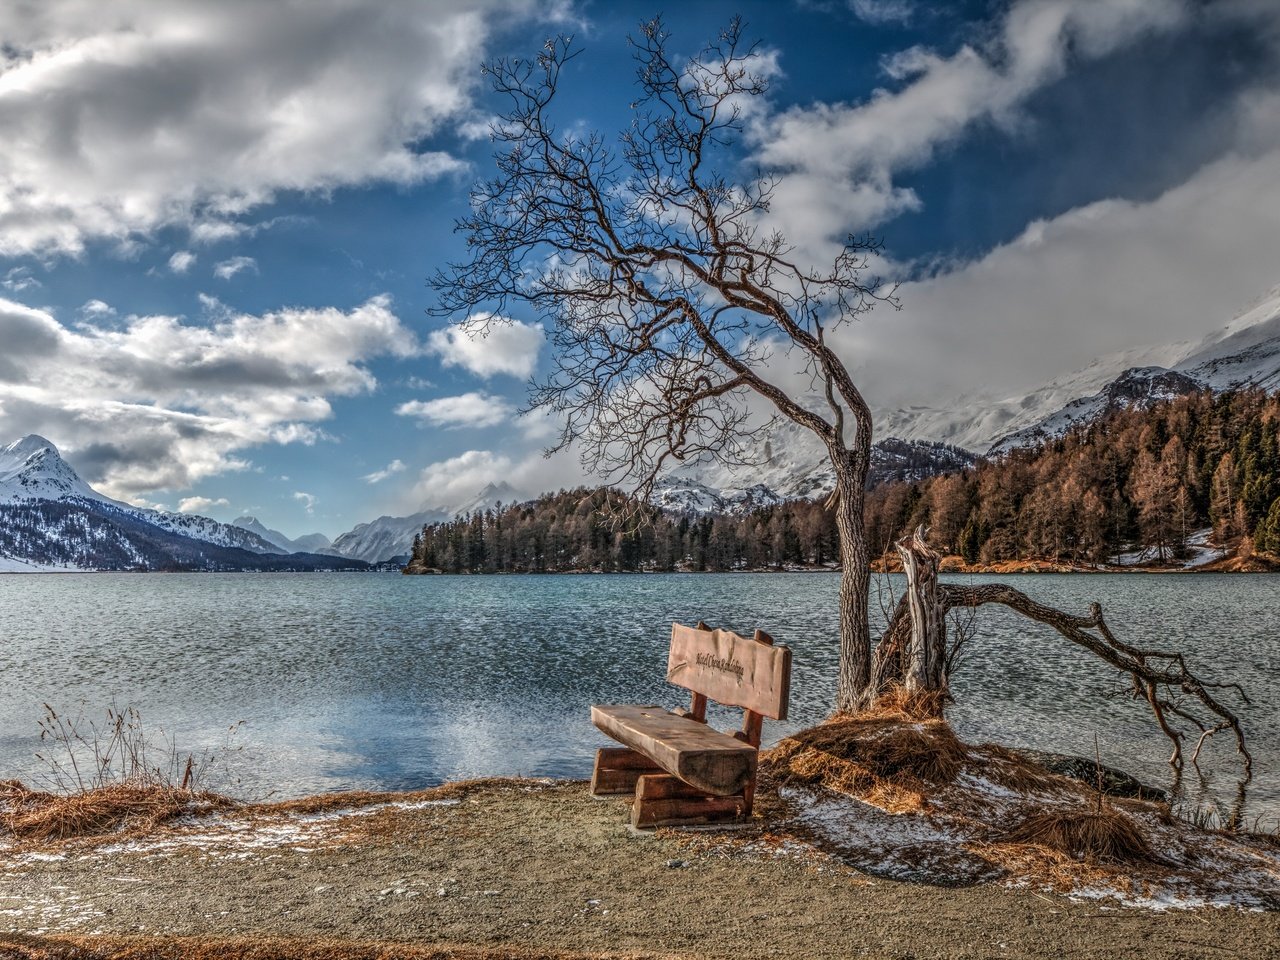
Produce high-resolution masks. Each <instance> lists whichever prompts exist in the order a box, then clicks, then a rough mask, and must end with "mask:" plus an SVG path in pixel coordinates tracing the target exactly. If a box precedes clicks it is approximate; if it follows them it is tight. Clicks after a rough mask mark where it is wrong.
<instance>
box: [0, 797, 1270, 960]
mask: <svg viewBox="0 0 1280 960" xmlns="http://www.w3.org/2000/svg"><path fill="white" fill-rule="evenodd" d="M625 819H626V807H625V805H624V804H623V803H622V802H621V801H618V800H597V799H594V798H592V797H591V796H590V795H589V794H588V792H587V789H586V786H585V785H584V784H581V783H567V784H566V783H556V784H550V783H539V782H529V781H503V782H487V783H479V784H476V785H473V786H469V787H466V788H463V789H453V790H451V791H446V792H445V793H441V794H430V793H428V794H422V795H405V797H404V798H403V799H402V800H400V801H399V802H396V803H393V804H386V803H382V804H376V805H367V806H363V807H357V808H355V809H347V810H345V811H342V810H339V811H312V812H309V813H302V814H300V813H298V812H296V811H294V812H292V813H288V814H286V813H283V812H270V811H268V812H263V811H258V812H251V813H235V814H232V815H229V816H221V817H218V818H217V819H216V820H214V821H208V820H205V821H200V822H195V823H190V824H181V825H177V826H173V827H168V828H161V829H160V830H158V831H156V832H153V833H150V834H148V835H147V836H145V837H140V838H136V839H133V840H129V841H113V842H111V843H110V844H107V845H103V844H99V845H96V846H91V847H86V846H71V847H66V846H62V847H44V848H38V849H36V848H30V847H27V848H9V849H6V850H0V956H3V957H17V958H31V960H44V958H55V957H56V958H62V957H72V956H76V957H81V956H93V957H124V956H129V957H139V958H141V957H157V958H159V957H165V958H168V957H179V956H241V957H254V958H266V957H275V956H279V957H288V956H297V957H312V956H314V957H317V958H319V957H325V958H331V957H333V958H337V957H357V956H359V957H400V956H403V957H440V958H445V957H454V958H459V960H462V958H466V960H473V958H481V957H486V958H492V957H504V956H510V957H521V958H531V957H565V956H600V955H621V956H645V957H649V956H676V957H724V958H728V957H734V958H754V957H760V958H766V957H777V958H813V960H819V958H835V957H895V958H908V957H912V958H926V957H984V958H989V957H1073V958H1094V957H1179V958H1182V957H1186V958H1191V957H1196V958H1199V957H1257V958H1267V957H1280V914H1277V913H1274V912H1260V911H1245V910H1237V909H1201V910H1169V911H1152V910H1143V909H1135V908H1129V907H1122V906H1118V905H1113V904H1109V903H1106V902H1102V901H1085V902H1076V901H1072V900H1069V899H1066V898H1064V897H1060V896H1057V895H1054V894H1051V893H1043V892H1038V891H1030V890H1021V891H1020V890H1010V889H1007V888H1004V887H1001V886H998V885H986V886H972V887H964V888H945V887H939V886H928V885H921V884H908V883H901V882H897V881H893V880H888V879H883V878H880V877H872V876H867V875H865V874H862V873H859V872H857V871H856V870H854V869H852V868H851V867H848V866H846V865H844V864H842V863H841V862H839V861H838V860H836V859H834V858H832V857H830V856H828V855H826V854H822V853H820V852H818V851H816V850H814V849H813V848H811V847H809V846H808V845H806V844H804V843H803V842H802V841H799V840H798V839H795V838H789V837H783V836H777V835H774V834H770V833H768V832H767V831H766V830H765V829H763V828H757V829H754V830H747V831H738V832H715V831H713V832H685V831H659V832H658V833H657V834H656V835H648V836H637V835H635V834H633V833H632V832H631V831H630V830H629V829H628V827H627V826H626V825H625ZM68 936H72V937H77V938H79V939H74V940H68V939H60V938H66V937H68ZM175 937H177V938H193V939H177V940H175V939H173V938H175ZM157 938H158V939H157ZM214 938H221V939H214ZM226 938H233V939H230V940H228V939H226Z"/></svg>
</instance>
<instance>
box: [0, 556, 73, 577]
mask: <svg viewBox="0 0 1280 960" xmlns="http://www.w3.org/2000/svg"><path fill="white" fill-rule="evenodd" d="M91 572H92V571H90V570H86V569H85V568H83V567H75V566H66V567H58V566H52V565H44V564H38V563H29V562H27V561H26V560H18V559H16V558H14V557H5V556H0V573H91Z"/></svg>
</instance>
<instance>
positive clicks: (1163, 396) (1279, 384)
mask: <svg viewBox="0 0 1280 960" xmlns="http://www.w3.org/2000/svg"><path fill="white" fill-rule="evenodd" d="M1148 353H1149V354H1151V355H1156V354H1163V355H1164V356H1166V357H1168V359H1169V362H1168V365H1167V366H1161V365H1152V366H1143V367H1133V368H1129V369H1126V370H1124V371H1122V372H1121V373H1120V374H1119V376H1117V377H1116V378H1115V379H1113V380H1111V381H1109V382H1107V383H1106V384H1104V385H1103V386H1102V387H1101V389H1099V390H1098V391H1097V392H1094V393H1091V394H1088V395H1082V396H1079V397H1077V398H1075V399H1073V400H1072V401H1071V402H1069V403H1067V404H1065V405H1063V406H1062V407H1060V408H1058V409H1055V410H1052V411H1051V412H1048V413H1047V414H1043V413H1042V414H1041V415H1040V416H1038V418H1037V419H1035V420H1034V421H1033V422H1031V423H1030V424H1028V425H1026V426H1023V427H1021V428H1019V429H1017V430H1015V431H1012V432H1010V433H1008V434H1006V435H1004V436H1001V437H1000V438H998V439H997V440H996V441H995V442H994V443H993V444H992V445H991V449H990V451H989V452H990V453H992V454H999V453H1005V452H1007V451H1009V450H1011V449H1014V448H1016V447H1026V446H1033V445H1035V444H1039V443H1043V442H1044V441H1045V440H1049V439H1052V438H1054V437H1060V436H1062V435H1063V434H1064V433H1066V432H1067V431H1068V430H1070V429H1071V428H1072V427H1074V426H1078V425H1080V424H1083V423H1089V422H1090V421H1092V420H1095V419H1097V418H1098V417H1100V416H1102V415H1103V414H1104V413H1107V412H1110V411H1112V410H1117V409H1129V408H1131V407H1149V406H1152V405H1153V404H1156V403H1159V402H1160V401H1162V400H1169V399H1172V398H1174V397H1178V396H1183V395H1185V394H1188V393H1193V392H1195V391H1197V390H1212V391H1214V392H1215V393H1220V392H1222V391H1226V390H1238V389H1242V388H1245V387H1256V388H1259V389H1262V390H1268V391H1271V390H1276V389H1280V287H1276V288H1275V289H1274V290H1272V291H1271V292H1270V293H1269V294H1267V296H1265V297H1263V298H1262V299H1261V300H1259V301H1258V302H1257V303H1255V304H1254V305H1253V306H1251V307H1250V308H1249V309H1247V310H1245V311H1244V312H1243V313H1241V314H1239V315H1238V316H1237V317H1235V319H1233V320H1232V321H1231V322H1230V323H1228V324H1226V325H1225V326H1224V327H1222V328H1221V329H1219V330H1215V331H1214V332H1213V333H1211V334H1209V335H1208V336H1207V337H1205V338H1204V339H1203V340H1201V341H1200V342H1199V343H1194V344H1188V343H1178V344H1170V345H1168V346H1166V347H1162V348H1157V349H1155V350H1152V351H1148ZM1117 356H1122V355H1117ZM1103 365H1104V364H1103V363H1102V362H1101V361H1100V362H1099V363H1095V364H1094V365H1093V367H1095V368H1098V367H1100V366H1103ZM1028 409H1029V410H1035V411H1037V412H1039V410H1040V408H1039V407H1038V406H1036V405H1034V404H1033V405H1029V406H1028Z"/></svg>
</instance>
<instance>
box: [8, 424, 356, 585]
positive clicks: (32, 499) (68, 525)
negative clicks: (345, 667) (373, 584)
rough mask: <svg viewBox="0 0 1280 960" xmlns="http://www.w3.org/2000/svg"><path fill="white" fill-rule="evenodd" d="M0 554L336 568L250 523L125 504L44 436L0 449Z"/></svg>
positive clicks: (83, 561)
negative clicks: (274, 540) (291, 549)
mask: <svg viewBox="0 0 1280 960" xmlns="http://www.w3.org/2000/svg"><path fill="white" fill-rule="evenodd" d="M0 560H3V561H4V566H5V567H6V568H8V569H25V568H30V567H35V568H40V567H57V568H62V569H85V570H122V569H123V570H132V569H143V570H245V569H254V570H263V569H271V570H280V569H316V568H336V567H339V566H342V565H343V563H339V562H336V561H335V560H334V559H332V558H329V557H316V556H311V555H304V556H301V557H297V556H295V557H291V558H284V557H282V556H281V551H280V548H279V547H276V546H274V545H273V544H271V543H269V542H268V541H266V540H264V539H263V538H262V537H260V536H258V535H257V534H256V533H253V532H251V531H249V530H243V529H241V528H239V527H234V526H231V525H230V524H225V523H219V522H218V521H216V520H212V519H210V518H209V517H200V516H194V515H191V514H177V513H166V512H164V511H161V510H150V509H145V508H141V507H134V506H130V505H129V504H127V503H121V502H120V501H118V500H112V499H111V498H110V497H105V496H103V495H102V494H100V493H98V492H97V491H96V490H94V489H93V488H92V487H90V486H89V485H88V484H87V483H85V482H84V480H82V479H81V478H80V476H79V474H77V473H76V472H75V470H74V469H73V468H72V467H71V465H70V464H68V463H67V462H66V461H65V460H63V459H62V456H61V454H59V453H58V448H57V447H55V446H54V445H53V444H52V443H50V442H49V441H48V440H46V439H44V438H43V437H39V436H35V435H34V434H33V435H31V436H27V437H23V438H22V439H21V440H18V441H16V442H14V443H11V444H9V445H8V446H6V447H2V448H0Z"/></svg>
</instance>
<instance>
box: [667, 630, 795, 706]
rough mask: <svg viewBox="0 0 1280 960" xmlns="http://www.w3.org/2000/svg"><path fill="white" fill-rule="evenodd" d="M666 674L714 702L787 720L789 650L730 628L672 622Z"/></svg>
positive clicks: (680, 684) (669, 678)
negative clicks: (743, 634)
mask: <svg viewBox="0 0 1280 960" xmlns="http://www.w3.org/2000/svg"><path fill="white" fill-rule="evenodd" d="M667 680H668V681H669V682H671V683H674V684H676V685H677V686H681V687H684V688H685V689H686V690H692V691H693V692H694V693H701V694H705V695H706V696H707V697H709V698H710V699H712V700H714V701H716V702H717V703H722V704H725V705H726V706H731V707H742V708H743V709H745V710H751V711H753V712H755V713H759V714H763V715H764V716H766V717H771V718H773V719H774V720H785V719H786V718H787V698H788V696H789V695H790V692H791V650H790V649H788V648H787V647H783V646H770V645H768V644H764V643H758V642H757V641H755V640H749V639H747V638H746V637H740V636H738V634H736V633H734V632H733V631H731V630H699V629H697V628H696V627H686V626H684V625H683V624H679V623H674V624H672V625H671V652H670V655H669V657H668V659H667Z"/></svg>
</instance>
